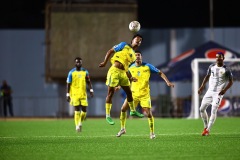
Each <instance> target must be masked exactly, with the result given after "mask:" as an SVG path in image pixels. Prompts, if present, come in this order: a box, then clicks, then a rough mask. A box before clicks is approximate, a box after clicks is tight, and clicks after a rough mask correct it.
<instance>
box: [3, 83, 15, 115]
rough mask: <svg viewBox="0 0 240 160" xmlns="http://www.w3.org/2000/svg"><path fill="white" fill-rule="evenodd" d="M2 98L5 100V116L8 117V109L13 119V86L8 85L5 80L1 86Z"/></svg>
mask: <svg viewBox="0 0 240 160" xmlns="http://www.w3.org/2000/svg"><path fill="white" fill-rule="evenodd" d="M1 96H2V100H3V114H4V117H7V107H8V110H9V113H10V115H11V117H13V116H14V115H13V105H12V89H11V86H10V85H8V84H7V81H6V80H3V83H2V86H1Z"/></svg>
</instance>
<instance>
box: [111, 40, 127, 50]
mask: <svg viewBox="0 0 240 160" xmlns="http://www.w3.org/2000/svg"><path fill="white" fill-rule="evenodd" d="M125 45H127V43H126V42H121V43H119V44H117V45H115V46H114V47H113V49H114V51H115V52H118V51H121V50H122V49H123V48H124V46H125Z"/></svg>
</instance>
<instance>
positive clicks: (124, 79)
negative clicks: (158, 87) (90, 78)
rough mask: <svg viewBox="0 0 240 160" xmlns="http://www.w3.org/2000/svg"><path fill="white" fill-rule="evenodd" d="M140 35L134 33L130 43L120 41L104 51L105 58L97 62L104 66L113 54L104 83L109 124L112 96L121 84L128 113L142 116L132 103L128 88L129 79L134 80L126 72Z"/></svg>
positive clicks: (134, 58) (112, 122) (138, 44)
mask: <svg viewBox="0 0 240 160" xmlns="http://www.w3.org/2000/svg"><path fill="white" fill-rule="evenodd" d="M142 40H143V38H142V36H141V35H139V34H136V35H134V36H133V38H132V41H131V44H127V43H126V42H121V43H119V44H118V45H115V46H114V47H112V48H111V49H110V50H108V52H107V53H106V56H105V59H104V61H103V62H101V63H100V64H99V67H105V66H106V64H107V62H108V60H109V58H110V56H111V55H112V54H114V55H113V56H112V58H111V63H112V66H111V67H110V68H109V70H108V73H107V80H106V85H107V86H108V93H107V97H106V105H105V107H106V120H107V122H108V123H109V124H110V125H114V124H115V122H114V121H113V120H112V118H111V116H110V111H111V107H112V97H113V95H114V91H115V87H117V86H121V87H122V89H123V90H124V91H125V93H126V95H127V101H128V104H129V106H130V110H131V111H130V115H131V116H137V117H141V118H142V117H144V115H143V114H140V113H139V112H137V111H136V110H135V107H134V104H133V97H132V92H131V90H130V80H131V81H136V79H135V78H134V77H131V75H129V74H128V67H129V65H130V64H131V63H133V62H134V61H135V60H136V56H135V50H137V48H138V47H139V46H140V45H141V43H142Z"/></svg>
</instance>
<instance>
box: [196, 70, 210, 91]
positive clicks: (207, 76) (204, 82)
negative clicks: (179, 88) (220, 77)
mask: <svg viewBox="0 0 240 160" xmlns="http://www.w3.org/2000/svg"><path fill="white" fill-rule="evenodd" d="M209 77H210V75H206V76H205V77H204V79H203V82H202V84H201V86H200V87H199V89H198V94H201V93H202V91H203V89H204V87H205V85H206V83H207V82H208V80H209Z"/></svg>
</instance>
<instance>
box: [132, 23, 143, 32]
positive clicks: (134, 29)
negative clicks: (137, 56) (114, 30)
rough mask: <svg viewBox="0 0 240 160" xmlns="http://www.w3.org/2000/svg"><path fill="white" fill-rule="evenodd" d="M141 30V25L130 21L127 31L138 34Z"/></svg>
mask: <svg viewBox="0 0 240 160" xmlns="http://www.w3.org/2000/svg"><path fill="white" fill-rule="evenodd" d="M140 29H141V24H140V23H139V22H138V21H132V22H130V23H129V30H130V31H131V32H138V31H139V30H140Z"/></svg>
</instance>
